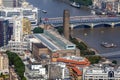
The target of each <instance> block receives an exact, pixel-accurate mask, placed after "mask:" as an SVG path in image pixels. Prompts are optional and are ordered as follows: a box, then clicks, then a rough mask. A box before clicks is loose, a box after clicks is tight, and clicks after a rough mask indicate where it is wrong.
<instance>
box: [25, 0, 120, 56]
mask: <svg viewBox="0 0 120 80" xmlns="http://www.w3.org/2000/svg"><path fill="white" fill-rule="evenodd" d="M27 1H28V2H30V3H31V4H32V5H33V6H35V7H38V8H39V9H42V10H46V11H47V13H46V14H45V13H42V12H41V11H40V12H39V17H42V18H45V17H49V18H51V17H62V15H63V10H64V9H68V10H69V11H70V15H71V16H86V15H90V14H91V11H90V10H86V9H78V8H74V7H72V6H70V5H69V4H66V3H64V2H62V1H61V0H27ZM85 34H87V35H85ZM73 36H75V37H79V38H80V39H82V40H83V41H84V42H85V43H86V44H88V46H89V47H92V48H94V49H96V50H97V51H98V52H99V53H100V54H103V53H108V52H114V51H119V50H120V27H117V28H108V27H107V28H103V27H102V28H94V29H89V28H77V29H74V30H73ZM101 42H110V43H115V44H116V45H117V47H116V48H104V47H102V46H101V45H100V44H101ZM119 56H120V55H119Z"/></svg>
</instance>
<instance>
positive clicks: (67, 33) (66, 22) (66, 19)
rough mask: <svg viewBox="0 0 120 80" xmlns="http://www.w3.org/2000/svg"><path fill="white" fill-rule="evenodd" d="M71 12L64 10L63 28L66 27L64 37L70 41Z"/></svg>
mask: <svg viewBox="0 0 120 80" xmlns="http://www.w3.org/2000/svg"><path fill="white" fill-rule="evenodd" d="M69 21H70V12H69V10H64V13H63V27H64V36H65V38H66V39H68V40H69V36H70V31H69V27H70V23H69Z"/></svg>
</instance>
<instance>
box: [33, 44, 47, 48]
mask: <svg viewBox="0 0 120 80" xmlns="http://www.w3.org/2000/svg"><path fill="white" fill-rule="evenodd" d="M33 44H34V45H35V46H36V47H38V48H47V47H46V46H45V45H43V44H42V43H33Z"/></svg>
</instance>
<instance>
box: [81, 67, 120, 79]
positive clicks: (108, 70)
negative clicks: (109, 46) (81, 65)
mask: <svg viewBox="0 0 120 80" xmlns="http://www.w3.org/2000/svg"><path fill="white" fill-rule="evenodd" d="M83 73H84V74H83V80H120V67H118V68H117V69H115V68H114V67H104V66H101V67H96V66H93V67H87V68H85V69H84V70H83Z"/></svg>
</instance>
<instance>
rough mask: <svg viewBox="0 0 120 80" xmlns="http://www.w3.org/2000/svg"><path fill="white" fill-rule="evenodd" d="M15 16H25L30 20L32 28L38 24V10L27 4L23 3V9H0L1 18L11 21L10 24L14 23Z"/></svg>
mask: <svg viewBox="0 0 120 80" xmlns="http://www.w3.org/2000/svg"><path fill="white" fill-rule="evenodd" d="M14 16H23V17H26V18H28V19H29V20H30V22H31V25H32V26H36V25H37V24H38V8H36V7H33V5H30V4H29V3H27V2H23V3H22V6H21V7H14V8H13V7H4V6H3V7H2V8H0V17H4V18H5V19H7V20H9V23H13V22H14Z"/></svg>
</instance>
